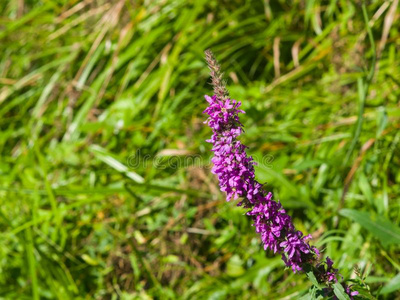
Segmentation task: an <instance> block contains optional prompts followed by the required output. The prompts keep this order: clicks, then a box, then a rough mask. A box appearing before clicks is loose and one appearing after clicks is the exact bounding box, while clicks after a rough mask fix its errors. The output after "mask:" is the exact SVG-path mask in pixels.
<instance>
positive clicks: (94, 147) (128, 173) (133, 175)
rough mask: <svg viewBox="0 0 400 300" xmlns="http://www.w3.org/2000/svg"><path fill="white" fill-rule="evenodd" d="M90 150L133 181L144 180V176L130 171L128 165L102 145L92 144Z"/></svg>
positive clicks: (140, 181) (141, 181) (139, 181)
mask: <svg viewBox="0 0 400 300" xmlns="http://www.w3.org/2000/svg"><path fill="white" fill-rule="evenodd" d="M89 150H90V151H91V152H92V153H93V154H94V155H95V156H96V158H98V159H99V160H101V161H102V162H104V163H105V164H107V165H109V166H110V167H111V168H113V169H115V170H117V171H118V172H120V173H123V174H125V175H126V176H127V177H129V178H130V179H132V180H133V181H135V182H137V183H143V182H144V178H143V177H142V176H140V175H139V174H137V173H135V172H133V171H130V170H129V169H128V167H127V166H125V165H124V164H122V163H121V162H119V161H118V160H116V159H115V158H114V157H112V156H111V154H109V153H108V152H107V150H105V149H103V148H102V147H100V146H98V145H92V146H90V148H89Z"/></svg>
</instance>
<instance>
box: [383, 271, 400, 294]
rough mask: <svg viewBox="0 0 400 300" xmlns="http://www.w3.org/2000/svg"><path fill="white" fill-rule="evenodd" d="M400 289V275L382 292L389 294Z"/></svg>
mask: <svg viewBox="0 0 400 300" xmlns="http://www.w3.org/2000/svg"><path fill="white" fill-rule="evenodd" d="M398 289H400V273H399V274H397V275H396V276H395V277H394V278H392V280H390V281H389V282H388V283H387V284H386V285H385V286H384V287H383V288H382V290H381V294H389V293H392V292H394V291H397V290H398Z"/></svg>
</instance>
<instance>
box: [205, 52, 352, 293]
mask: <svg viewBox="0 0 400 300" xmlns="http://www.w3.org/2000/svg"><path fill="white" fill-rule="evenodd" d="M206 60H207V63H208V65H209V68H210V71H211V78H212V84H213V86H214V93H215V95H213V96H212V97H209V96H205V98H206V100H207V102H208V104H209V106H208V107H207V108H206V109H205V111H204V113H206V114H208V115H209V117H208V119H207V120H206V121H205V123H207V124H208V125H209V127H211V129H212V131H213V133H212V136H211V139H209V140H207V142H209V143H211V144H212V151H213V152H214V157H213V158H212V163H213V165H214V166H213V168H212V173H214V174H215V175H216V176H217V177H218V181H219V186H220V189H221V191H223V192H225V193H226V200H227V201H230V200H232V199H233V200H236V199H240V202H239V203H238V206H242V207H244V208H246V209H248V212H247V215H248V216H250V217H251V218H252V219H253V226H254V227H255V230H256V232H257V233H258V234H259V235H260V237H261V241H262V243H263V245H264V249H265V250H267V249H270V250H271V251H273V252H274V253H279V254H281V255H282V259H283V261H284V262H285V264H286V266H288V267H290V268H292V270H293V272H295V273H296V272H299V271H309V270H312V269H314V270H315V274H316V278H317V279H318V280H319V281H320V282H325V283H327V284H328V285H330V284H333V283H336V282H337V281H338V278H337V277H338V270H337V269H334V268H333V261H332V260H331V259H330V258H329V257H327V259H326V262H325V263H319V257H320V254H319V251H318V249H317V248H315V247H314V246H311V245H310V244H309V242H308V240H309V239H310V238H311V235H307V236H304V235H303V233H302V232H301V231H298V230H296V228H295V227H294V225H293V222H292V219H291V217H290V216H289V215H288V214H287V213H286V211H285V210H284V209H283V207H282V205H281V203H280V202H276V201H275V200H273V196H272V193H270V192H266V191H265V190H264V188H263V185H262V184H261V183H259V182H258V181H257V180H256V179H255V172H254V165H255V164H256V163H255V162H254V160H253V158H252V157H251V156H249V155H247V153H246V148H247V147H246V146H245V145H243V144H242V143H241V142H240V141H239V140H238V139H237V138H238V137H239V136H240V135H241V134H242V133H243V125H242V124H241V123H240V120H239V114H240V113H245V112H244V111H243V110H241V109H240V106H241V102H239V101H236V100H233V99H230V98H229V95H228V91H227V89H226V87H225V83H224V81H223V80H222V73H221V72H220V67H219V65H218V63H217V61H216V60H215V58H214V57H213V55H212V53H211V51H206ZM325 266H326V268H325ZM345 288H346V291H347V293H348V294H349V295H350V296H352V295H355V294H354V292H351V291H350V288H349V287H347V286H345Z"/></svg>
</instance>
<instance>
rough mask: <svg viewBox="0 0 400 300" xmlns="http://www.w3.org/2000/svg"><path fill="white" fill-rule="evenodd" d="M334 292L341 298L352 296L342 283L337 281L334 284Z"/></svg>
mask: <svg viewBox="0 0 400 300" xmlns="http://www.w3.org/2000/svg"><path fill="white" fill-rule="evenodd" d="M333 292H334V293H335V295H336V297H338V299H339V300H350V297H349V296H348V295H347V294H346V293H345V291H344V289H343V286H342V285H341V284H340V282H336V283H335V284H334V285H333Z"/></svg>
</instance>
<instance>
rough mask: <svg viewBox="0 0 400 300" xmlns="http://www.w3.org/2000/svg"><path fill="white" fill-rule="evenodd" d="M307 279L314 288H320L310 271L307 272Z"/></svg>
mask: <svg viewBox="0 0 400 300" xmlns="http://www.w3.org/2000/svg"><path fill="white" fill-rule="evenodd" d="M307 277H308V279H310V281H311V282H312V284H313V285H314V286H316V287H317V288H319V289H320V288H322V287H321V285H320V284H319V283H318V281H317V278H315V275H314V273H313V272H312V271H310V272H307Z"/></svg>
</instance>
